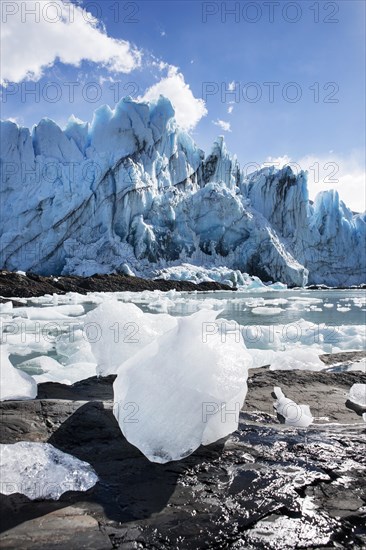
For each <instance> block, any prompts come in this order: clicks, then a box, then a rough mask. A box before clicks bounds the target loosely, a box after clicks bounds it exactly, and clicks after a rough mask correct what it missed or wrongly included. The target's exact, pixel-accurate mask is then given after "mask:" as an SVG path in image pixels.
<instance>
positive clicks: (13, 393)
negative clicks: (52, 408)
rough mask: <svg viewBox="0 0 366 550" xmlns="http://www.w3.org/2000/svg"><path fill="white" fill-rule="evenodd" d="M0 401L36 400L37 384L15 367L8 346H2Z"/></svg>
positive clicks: (0, 354)
mask: <svg viewBox="0 0 366 550" xmlns="http://www.w3.org/2000/svg"><path fill="white" fill-rule="evenodd" d="M0 348H1V349H0V359H1V361H0V401H7V400H9V399H35V397H36V396H37V383H36V381H35V380H34V379H33V378H32V377H31V376H29V375H28V374H27V373H25V372H23V371H21V370H19V369H16V368H15V367H13V365H12V364H11V362H10V360H9V352H8V346H5V345H1V346H0Z"/></svg>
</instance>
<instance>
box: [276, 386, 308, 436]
mask: <svg viewBox="0 0 366 550" xmlns="http://www.w3.org/2000/svg"><path fill="white" fill-rule="evenodd" d="M273 391H274V394H275V396H276V398H277V401H275V402H274V404H273V406H274V408H275V409H276V411H277V413H278V414H280V415H281V416H283V418H284V419H285V424H288V425H290V426H298V427H300V428H307V427H308V426H310V424H311V423H312V422H313V421H314V418H313V416H312V414H311V412H310V408H309V406H308V405H297V403H295V401H292V400H291V399H288V398H287V397H285V395H284V393H283V391H282V390H281V388H279V387H278V386H275V387H274V389H273Z"/></svg>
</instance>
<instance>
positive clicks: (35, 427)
mask: <svg viewBox="0 0 366 550" xmlns="http://www.w3.org/2000/svg"><path fill="white" fill-rule="evenodd" d="M329 364H331V361H330V360H329ZM113 380H114V377H113V376H109V377H106V378H97V377H93V378H90V379H88V380H84V381H82V382H78V383H77V384H74V385H73V386H64V385H62V384H54V383H46V384H40V385H39V393H38V399H36V400H31V401H9V402H3V403H1V413H2V423H1V425H2V430H1V442H3V443H13V442H16V441H22V440H28V441H44V442H46V441H48V442H49V443H52V444H53V445H54V446H55V447H57V448H59V449H61V450H62V451H65V452H68V453H71V454H73V455H74V456H76V457H78V458H80V459H82V460H86V461H88V462H89V463H90V464H92V466H93V467H94V469H95V471H96V472H97V474H98V476H99V482H98V483H97V485H96V486H95V487H94V488H92V489H90V490H89V491H88V492H86V493H76V492H73V493H71V492H70V493H65V494H64V495H63V496H62V497H61V498H60V500H59V501H56V502H51V501H48V502H45V501H33V502H31V501H29V500H28V499H27V498H26V497H25V496H23V495H19V494H16V495H11V496H8V497H5V496H2V497H1V501H2V502H1V505H2V510H3V514H2V535H1V547H2V548H31V549H33V548H37V549H40V550H46V549H47V550H48V549H53V548H57V549H60V550H61V549H65V550H66V549H67V550H70V549H71V548H90V549H102V548H103V549H108V548H119V549H124V550H127V549H136V548H145V549H154V550H156V549H165V550H172V549H182V550H184V549H187V550H188V549H198V548H203V549H225V548H228V549H229V548H231V549H237V550H239V549H241V550H242V549H244V548H245V549H257V548H259V549H290V548H352V549H356V550H361V549H363V548H365V545H366V528H365V525H366V481H365V470H366V424H365V423H364V422H363V421H362V419H360V417H359V416H357V414H356V413H355V412H354V411H352V410H350V409H347V408H346V406H345V403H346V400H347V394H348V391H349V388H350V387H351V385H352V384H353V383H354V382H355V381H358V382H365V383H366V375H365V374H362V373H356V372H351V373H328V372H320V373H319V372H304V371H270V370H269V369H266V368H262V369H253V370H252V371H251V372H250V378H249V383H248V388H249V389H248V396H247V399H246V402H245V405H244V407H243V411H242V412H241V417H240V424H239V429H238V430H237V431H236V432H235V433H234V434H232V435H231V436H230V437H228V438H227V439H225V440H223V441H219V442H217V443H215V444H214V445H210V446H209V447H200V448H199V449H198V450H197V451H196V452H195V453H194V454H193V455H191V456H190V457H188V458H186V459H185V460H182V461H178V462H172V463H168V464H164V465H161V464H153V463H151V462H149V461H148V460H147V459H146V458H145V457H144V456H143V455H142V454H141V453H140V451H139V450H138V449H136V448H135V447H134V446H132V445H130V444H129V443H128V442H127V441H126V439H125V438H124V437H123V436H122V434H121V432H120V429H119V427H118V424H117V422H116V420H115V419H114V416H113V412H112V406H113V405H112V383H113ZM274 385H280V386H281V387H282V389H283V391H284V392H285V394H287V395H288V396H289V397H290V398H292V399H294V400H295V401H297V402H298V403H306V404H309V405H310V408H311V410H312V413H313V415H314V417H315V422H314V424H312V425H311V426H310V427H309V428H308V429H307V430H305V429H297V428H291V427H288V426H286V425H282V424H280V423H279V422H278V420H277V418H276V416H275V414H274V411H273V399H272V397H271V392H272V390H273V386H274Z"/></svg>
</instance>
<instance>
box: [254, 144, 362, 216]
mask: <svg viewBox="0 0 366 550" xmlns="http://www.w3.org/2000/svg"><path fill="white" fill-rule="evenodd" d="M285 164H290V165H291V167H292V168H293V170H294V172H295V173H297V172H298V171H299V170H300V169H301V170H305V171H307V172H308V189H309V197H310V199H312V200H314V198H315V196H316V195H317V194H318V193H319V192H320V191H327V190H329V189H335V190H336V191H338V193H339V197H340V199H341V200H342V201H343V202H344V203H345V204H346V205H347V206H348V207H349V208H350V209H351V210H353V211H354V212H363V211H364V210H365V209H366V193H365V189H366V171H365V163H364V158H363V155H362V153H360V152H354V153H353V154H351V155H349V156H342V155H336V154H335V153H334V152H333V151H332V152H329V155H328V157H320V156H316V155H306V156H304V157H302V158H300V159H299V160H294V159H291V158H290V157H289V156H288V155H283V156H282V157H267V159H266V161H265V163H263V166H269V165H274V166H276V167H277V168H282V166H284V165H285Z"/></svg>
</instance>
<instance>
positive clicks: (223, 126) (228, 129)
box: [212, 118, 231, 132]
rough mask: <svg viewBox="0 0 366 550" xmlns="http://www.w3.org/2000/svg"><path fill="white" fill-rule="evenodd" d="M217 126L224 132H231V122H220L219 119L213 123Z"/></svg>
mask: <svg viewBox="0 0 366 550" xmlns="http://www.w3.org/2000/svg"><path fill="white" fill-rule="evenodd" d="M212 122H213V123H214V124H215V125H216V126H219V127H220V128H221V130H223V131H224V132H231V124H230V122H226V121H225V120H220V119H219V118H218V119H217V120H213V121H212Z"/></svg>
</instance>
